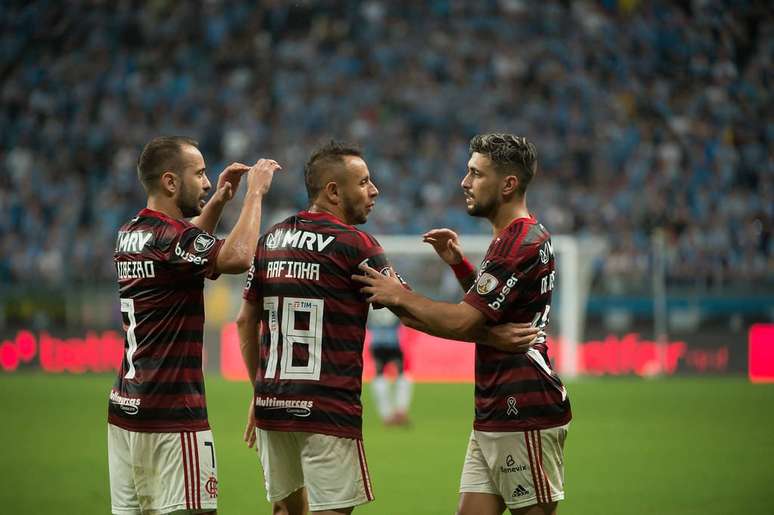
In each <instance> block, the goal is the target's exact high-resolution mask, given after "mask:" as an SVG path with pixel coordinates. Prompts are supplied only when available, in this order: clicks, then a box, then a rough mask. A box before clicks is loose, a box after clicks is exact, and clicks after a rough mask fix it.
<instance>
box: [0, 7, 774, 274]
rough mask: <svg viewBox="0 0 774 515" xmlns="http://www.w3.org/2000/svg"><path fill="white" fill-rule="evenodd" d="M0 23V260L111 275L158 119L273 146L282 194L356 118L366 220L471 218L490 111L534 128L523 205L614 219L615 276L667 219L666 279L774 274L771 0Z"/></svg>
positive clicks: (163, 10) (455, 221)
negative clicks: (371, 191)
mask: <svg viewBox="0 0 774 515" xmlns="http://www.w3.org/2000/svg"><path fill="white" fill-rule="evenodd" d="M0 27H2V32H0V34H1V35H0V68H1V69H2V77H3V80H2V83H1V84H0V99H1V100H2V105H3V109H2V112H1V113H0V129H1V130H2V134H3V139H2V142H0V167H1V168H0V251H1V252H0V280H2V282H3V283H11V282H21V281H27V280H31V279H34V280H37V281H40V280H43V281H53V282H56V281H62V280H70V281H93V280H95V279H112V278H113V275H114V271H113V268H112V262H111V259H110V256H111V253H112V245H113V241H114V232H115V230H116V228H117V227H118V225H119V224H120V222H121V221H122V220H125V219H126V218H128V217H130V216H131V215H132V214H133V213H135V212H136V211H137V210H139V209H140V208H141V207H142V204H143V198H144V197H143V194H142V191H141V188H140V185H139V183H138V181H137V180H136V177H135V169H134V166H135V159H136V156H137V155H138V153H139V151H140V150H141V148H142V145H143V144H144V143H145V142H146V141H147V140H148V139H149V138H151V137H153V136H156V135H158V134H180V135H188V136H192V137H194V138H196V139H198V140H199V141H200V143H201V147H202V151H203V153H204V155H205V156H206V157H207V161H208V162H209V163H212V165H211V169H210V175H211V179H212V180H214V179H215V177H214V176H215V174H217V173H218V171H219V170H220V169H222V166H223V165H224V164H227V162H230V161H233V160H251V159H255V158H256V157H258V156H261V155H270V156H272V157H274V158H276V159H278V160H279V161H280V162H282V163H283V166H284V167H285V169H286V170H287V173H284V174H282V175H281V176H278V177H277V179H276V181H275V182H276V185H275V187H274V188H273V189H272V195H271V196H270V198H269V199H268V203H269V209H270V210H273V211H274V212H280V211H284V210H291V209H297V208H299V207H302V206H303V205H304V204H305V201H306V194H305V191H304V188H303V187H302V182H301V179H300V172H301V169H302V166H303V156H305V155H306V154H307V153H308V149H309V148H311V146H312V145H313V144H314V143H316V142H318V141H319V140H321V139H325V138H330V137H332V136H335V137H337V138H349V139H351V140H354V141H356V142H359V143H361V144H362V145H363V146H364V147H365V150H366V155H368V157H369V163H372V170H371V171H372V174H373V176H374V180H375V182H376V183H377V185H378V186H379V188H380V191H381V194H382V195H381V198H380V206H379V208H378V209H377V210H376V211H375V213H374V215H372V217H371V222H369V227H368V229H369V230H370V231H372V232H375V233H418V232H422V231H424V230H426V229H428V228H430V227H434V226H440V225H444V226H449V227H453V228H454V229H455V230H457V231H458V232H461V233H467V232H480V231H481V230H482V227H481V226H480V225H479V223H478V221H477V220H476V219H473V218H469V217H467V216H466V215H465V214H464V210H463V208H462V205H463V204H462V200H461V194H460V190H459V188H458V187H457V183H458V181H457V180H455V179H456V178H461V177H462V175H463V171H464V167H465V163H466V160H467V151H466V150H467V141H468V139H469V138H470V136H472V135H473V134H475V133H477V132H485V131H493V130H503V131H508V132H515V133H523V134H525V135H527V136H529V137H530V139H532V140H533V141H535V142H536V143H537V145H538V150H539V152H540V159H541V170H540V173H541V175H542V178H541V180H540V181H537V182H536V184H535V186H534V188H533V189H532V190H531V193H530V198H529V205H530V208H531V209H533V210H534V211H536V213H537V214H538V216H539V217H540V218H541V219H542V220H545V222H546V223H547V225H548V226H549V229H550V230H551V231H552V232H554V233H573V234H577V235H584V234H594V235H599V236H603V237H605V238H607V239H608V241H609V242H610V254H609V255H608V256H607V257H606V258H604V262H602V263H601V267H602V269H603V270H605V272H606V273H605V275H608V274H610V276H611V277H613V276H614V279H615V280H614V281H613V283H612V284H615V281H620V280H624V281H635V282H636V281H645V282H647V281H648V274H649V273H650V272H649V266H650V265H649V262H650V260H649V251H650V234H651V232H652V230H653V229H654V228H655V227H663V228H664V229H665V230H666V231H667V234H668V274H669V277H670V278H671V279H672V280H674V281H677V282H682V283H684V284H689V285H690V284H702V285H708V286H709V285H716V286H726V285H728V284H734V283H736V284H739V282H740V281H741V282H743V283H744V284H748V283H749V284H750V285H755V284H762V280H763V284H769V285H770V284H771V281H772V277H773V276H774V256H773V253H772V249H773V247H774V243H772V238H771V225H772V218H773V217H774V174H773V173H772V171H773V170H772V168H773V166H774V163H773V162H772V159H773V157H774V148H773V147H772V144H773V143H774V112H773V111H774V102H773V101H772V99H771V93H770V91H772V78H773V77H772V69H774V68H773V67H772V62H771V61H772V56H773V55H774V18H773V17H772V11H771V9H770V8H769V6H768V4H767V2H764V1H755V0H742V1H735V2H731V1H718V0H693V1H690V2H679V3H673V2H665V1H655V2H638V1H636V0H628V1H624V0H620V1H615V0H604V1H599V2H591V1H586V2H566V1H551V0H547V1H543V2H527V1H525V0H488V1H480V2H464V1H459V0H433V1H430V2H414V1H410V0H401V1H389V2H388V1H386V0H368V1H364V2H359V1H354V0H350V1H334V0H323V1H318V2H290V1H286V0H264V1H262V2H237V1H216V0H209V1H203V2H172V1H165V0H158V1H154V2H147V3H145V2H142V3H137V2H130V1H117V2H104V1H98V0H91V1H86V0H82V1H71V2H64V3H63V2H56V1H42V0H39V1H32V2H21V1H9V2H4V7H3V9H2V10H0ZM235 205H239V203H235ZM235 215H236V213H231V212H229V213H227V214H226V217H225V220H224V224H226V226H229V224H231V223H233V219H234V216H235Z"/></svg>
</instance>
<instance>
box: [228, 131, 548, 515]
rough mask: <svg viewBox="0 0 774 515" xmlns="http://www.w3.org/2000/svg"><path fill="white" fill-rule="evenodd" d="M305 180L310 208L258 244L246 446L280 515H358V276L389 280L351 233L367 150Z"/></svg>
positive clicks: (364, 241) (250, 313) (246, 330)
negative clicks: (375, 273)
mask: <svg viewBox="0 0 774 515" xmlns="http://www.w3.org/2000/svg"><path fill="white" fill-rule="evenodd" d="M304 175H305V183H306V188H307V193H308V196H309V201H310V207H309V208H308V210H304V211H301V212H299V213H297V214H295V215H293V216H291V217H289V218H287V219H286V220H284V221H282V222H280V223H279V224H277V225H274V226H273V227H271V228H270V229H269V230H268V231H267V232H266V233H265V234H264V235H263V236H262V237H261V239H260V240H259V242H258V248H257V249H256V252H255V260H254V264H253V267H252V268H251V270H250V272H249V273H248V276H247V283H246V285H245V290H244V299H245V300H244V302H243V303H242V307H241V310H240V313H239V316H238V318H237V328H238V331H239V338H240V345H241V350H242V355H243V358H244V360H245V364H246V366H247V370H248V373H249V376H250V378H251V380H252V382H253V387H254V395H253V399H252V402H251V403H250V410H249V413H248V422H247V427H246V429H245V441H246V442H247V444H248V446H250V447H252V446H253V444H254V443H255V442H256V439H257V441H258V449H259V455H260V461H261V465H262V467H263V472H264V482H265V487H266V495H267V499H268V500H269V502H271V503H273V510H274V511H273V513H275V514H290V515H300V514H303V513H306V512H307V509H311V510H312V511H313V512H316V513H326V514H335V513H351V512H352V510H353V509H354V507H355V506H357V505H360V504H363V503H366V502H369V501H371V500H373V498H374V494H373V489H372V487H371V479H370V477H369V474H368V465H367V464H366V457H365V451H364V447H363V440H362V432H361V427H362V419H361V417H362V411H363V408H362V405H361V403H360V391H361V381H362V373H363V354H362V353H363V341H364V338H365V327H366V318H367V316H368V309H369V306H368V303H367V302H366V299H365V296H363V295H362V294H361V293H359V291H358V289H359V287H360V285H359V283H357V282H355V281H353V280H352V274H354V273H356V272H357V271H358V265H360V264H361V263H368V264H369V265H370V266H371V267H372V268H373V269H375V270H379V271H380V272H382V273H389V274H391V273H392V272H391V267H390V264H389V262H388V261H387V258H386V257H385V255H384V251H383V249H382V247H381V246H380V245H379V243H378V242H377V241H376V240H375V239H374V238H373V237H372V236H371V235H369V234H367V233H365V232H363V231H360V230H358V229H357V228H355V227H354V226H355V225H359V224H363V223H365V222H366V220H367V218H368V215H369V213H370V212H371V210H372V209H373V208H374V204H375V200H376V197H377V195H378V190H377V189H376V186H374V183H373V182H372V181H371V176H370V173H369V170H368V166H367V165H366V163H365V161H364V160H363V157H362V154H361V152H360V151H359V150H358V149H357V148H355V147H352V146H349V145H346V144H342V143H336V142H331V143H329V144H327V145H324V146H322V147H321V148H319V149H318V150H316V151H315V152H314V153H313V154H312V156H311V157H310V159H309V161H308V162H307V164H306V166H305V170H304ZM259 324H260V334H259V331H258V326H259ZM498 327H500V328H503V326H498ZM536 334H537V331H536V330H535V329H534V328H530V327H529V324H524V325H523V326H510V327H508V326H506V327H505V328H504V332H503V333H502V334H499V335H498V334H497V331H495V330H492V331H491V332H490V334H489V339H490V340H491V341H492V342H493V343H495V342H496V341H499V342H500V344H502V345H503V346H504V347H505V348H508V346H509V345H510V346H518V345H528V344H529V343H530V342H531V341H532V340H533V339H534V338H535V335H536ZM482 338H483V336H482ZM256 426H257V429H256Z"/></svg>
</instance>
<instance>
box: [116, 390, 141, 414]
mask: <svg viewBox="0 0 774 515" xmlns="http://www.w3.org/2000/svg"><path fill="white" fill-rule="evenodd" d="M110 402H112V403H113V404H115V405H117V406H118V407H119V408H121V411H123V412H124V413H126V414H127V415H136V414H137V412H138V411H140V399H137V398H132V397H124V396H122V395H121V394H119V393H118V392H117V391H115V390H111V391H110Z"/></svg>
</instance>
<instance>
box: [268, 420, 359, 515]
mask: <svg viewBox="0 0 774 515" xmlns="http://www.w3.org/2000/svg"><path fill="white" fill-rule="evenodd" d="M256 442H257V443H258V455H259V456H260V458H261V465H262V466H263V477H264V484H265V486H266V498H267V499H268V500H269V502H277V501H281V500H282V499H285V498H286V497H287V496H289V495H290V494H292V493H293V492H295V491H296V490H298V489H299V488H301V487H303V486H305V487H306V493H307V498H308V500H309V510H310V511H322V510H334V509H338V508H349V507H352V506H357V505H360V504H365V503H367V502H370V501H373V500H374V494H373V490H372V488H371V478H370V476H369V475H368V464H367V463H366V457H365V449H364V448H363V441H362V440H357V439H353V438H340V437H337V436H330V435H323V434H317V433H300V432H284V431H265V430H263V429H256Z"/></svg>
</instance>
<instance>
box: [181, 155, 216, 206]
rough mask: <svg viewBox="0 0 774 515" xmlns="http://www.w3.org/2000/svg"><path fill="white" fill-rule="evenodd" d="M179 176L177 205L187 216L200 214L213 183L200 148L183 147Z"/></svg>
mask: <svg viewBox="0 0 774 515" xmlns="http://www.w3.org/2000/svg"><path fill="white" fill-rule="evenodd" d="M179 177H180V181H181V185H180V191H179V193H178V196H177V207H178V208H180V211H182V213H183V216H184V217H186V218H190V217H192V216H197V215H200V214H201V212H202V208H203V207H204V204H205V202H206V201H207V193H208V192H209V191H210V188H211V187H212V185H211V184H210V181H209V179H207V172H206V169H205V167H204V157H202V153H201V152H199V149H198V148H196V147H192V146H186V147H185V148H184V149H183V155H182V167H181V170H180V173H179Z"/></svg>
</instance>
